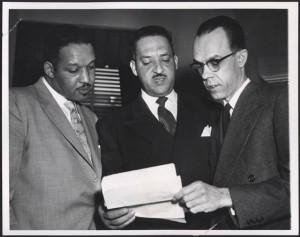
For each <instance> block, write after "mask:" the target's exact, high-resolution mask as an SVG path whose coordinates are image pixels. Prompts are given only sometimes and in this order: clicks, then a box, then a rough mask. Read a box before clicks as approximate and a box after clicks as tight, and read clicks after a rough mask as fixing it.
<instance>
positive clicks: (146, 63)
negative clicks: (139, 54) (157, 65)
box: [142, 60, 151, 65]
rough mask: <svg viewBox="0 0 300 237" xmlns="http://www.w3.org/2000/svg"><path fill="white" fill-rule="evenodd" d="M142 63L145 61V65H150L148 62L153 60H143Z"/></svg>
mask: <svg viewBox="0 0 300 237" xmlns="http://www.w3.org/2000/svg"><path fill="white" fill-rule="evenodd" d="M142 63H143V64H144V65H148V64H150V63H151V61H150V60H142Z"/></svg>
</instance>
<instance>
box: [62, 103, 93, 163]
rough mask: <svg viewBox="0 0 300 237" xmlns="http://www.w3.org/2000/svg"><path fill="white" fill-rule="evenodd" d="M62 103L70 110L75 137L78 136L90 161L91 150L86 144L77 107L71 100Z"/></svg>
mask: <svg viewBox="0 0 300 237" xmlns="http://www.w3.org/2000/svg"><path fill="white" fill-rule="evenodd" d="M64 105H65V106H66V108H68V109H69V110H70V115H71V125H72V127H73V129H74V131H75V133H76V135H77V137H78V138H79V140H80V142H81V144H82V145H83V148H84V150H85V151H86V153H87V155H88V157H89V159H90V161H92V159H91V150H90V147H89V145H88V141H87V137H86V135H85V132H84V128H83V126H82V123H81V118H80V116H79V114H78V112H77V109H76V107H75V105H74V103H73V102H72V101H67V102H65V104H64Z"/></svg>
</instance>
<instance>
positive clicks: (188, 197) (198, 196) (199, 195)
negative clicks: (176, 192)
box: [182, 189, 205, 204]
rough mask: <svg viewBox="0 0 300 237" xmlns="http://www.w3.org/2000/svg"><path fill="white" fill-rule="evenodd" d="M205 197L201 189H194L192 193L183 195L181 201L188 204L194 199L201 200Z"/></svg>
mask: <svg viewBox="0 0 300 237" xmlns="http://www.w3.org/2000/svg"><path fill="white" fill-rule="evenodd" d="M204 196H205V192H204V190H202V189H196V190H194V191H193V192H191V193H189V194H187V195H184V196H183V198H182V200H183V201H184V203H186V204H187V203H188V202H192V201H194V200H196V199H203V197H204Z"/></svg>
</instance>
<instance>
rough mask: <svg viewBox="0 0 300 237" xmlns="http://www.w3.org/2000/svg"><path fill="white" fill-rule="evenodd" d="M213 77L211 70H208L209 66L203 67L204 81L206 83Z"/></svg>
mask: <svg viewBox="0 0 300 237" xmlns="http://www.w3.org/2000/svg"><path fill="white" fill-rule="evenodd" d="M210 77H211V70H210V69H209V68H208V66H207V65H206V64H205V65H204V66H203V72H202V79H203V81H206V80H207V79H209V78H210Z"/></svg>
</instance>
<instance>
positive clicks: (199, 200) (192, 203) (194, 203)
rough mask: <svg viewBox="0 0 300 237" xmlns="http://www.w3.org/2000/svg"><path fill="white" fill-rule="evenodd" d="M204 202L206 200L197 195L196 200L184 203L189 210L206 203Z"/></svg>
mask: <svg viewBox="0 0 300 237" xmlns="http://www.w3.org/2000/svg"><path fill="white" fill-rule="evenodd" d="M205 200H206V199H205V197H204V196H200V195H198V196H197V197H196V198H194V199H192V200H190V201H188V202H186V206H187V208H189V209H190V210H191V209H192V208H194V207H197V206H199V205H203V204H205V203H206V202H205Z"/></svg>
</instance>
